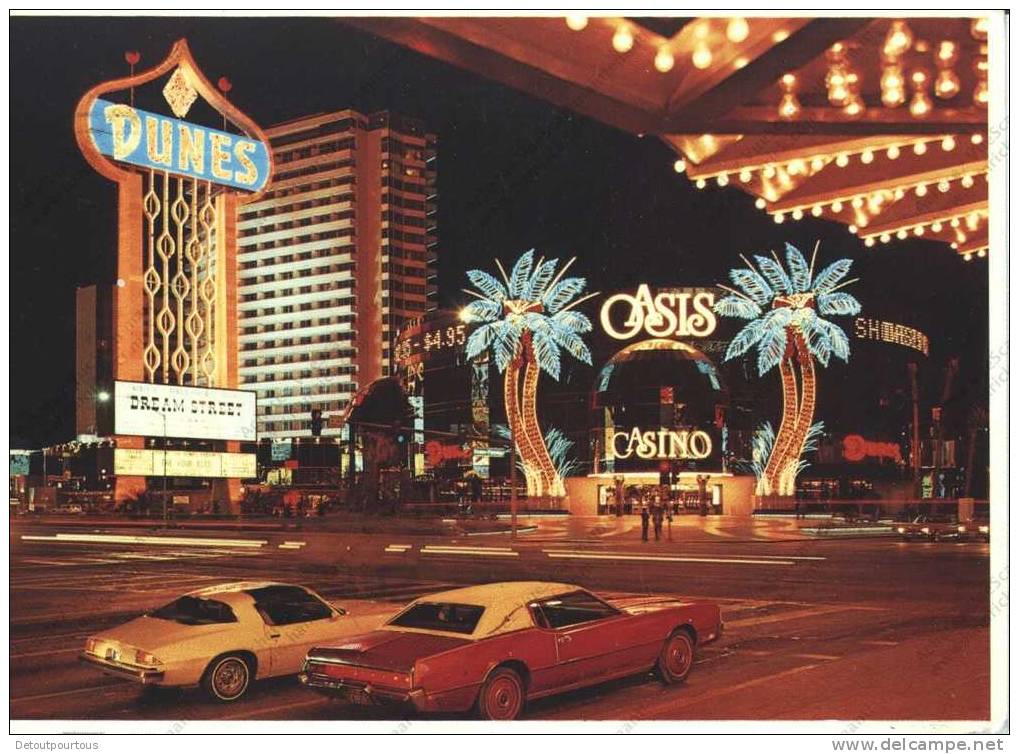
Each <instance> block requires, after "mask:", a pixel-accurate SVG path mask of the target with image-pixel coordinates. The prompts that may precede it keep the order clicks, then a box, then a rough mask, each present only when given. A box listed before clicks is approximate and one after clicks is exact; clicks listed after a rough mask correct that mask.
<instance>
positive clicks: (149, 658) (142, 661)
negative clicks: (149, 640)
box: [134, 649, 159, 665]
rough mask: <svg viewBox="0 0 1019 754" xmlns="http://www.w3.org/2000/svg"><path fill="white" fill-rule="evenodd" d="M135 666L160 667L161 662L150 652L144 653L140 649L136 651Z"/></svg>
mask: <svg viewBox="0 0 1019 754" xmlns="http://www.w3.org/2000/svg"><path fill="white" fill-rule="evenodd" d="M134 664H135V665H158V664H159V660H157V659H156V658H155V656H154V655H151V654H149V653H148V652H143V651H142V650H140V649H136V650H135V651H134Z"/></svg>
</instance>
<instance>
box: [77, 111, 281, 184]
mask: <svg viewBox="0 0 1019 754" xmlns="http://www.w3.org/2000/svg"><path fill="white" fill-rule="evenodd" d="M89 135H90V136H91V137H92V141H93V143H94V144H95V147H96V149H97V150H99V153H100V154H104V155H106V156H108V157H112V158H113V159H115V160H118V161H120V162H126V163H129V164H131V165H140V166H141V167H144V168H152V169H154V170H166V171H169V172H171V173H176V174H178V175H186V176H189V177H191V178H199V179H202V180H207V181H211V182H213V183H218V184H221V185H224V186H233V187H234V188H240V189H245V190H246V191H258V190H260V189H261V188H263V187H264V186H265V184H266V183H267V182H268V180H269V151H268V149H267V148H266V145H265V144H264V143H262V142H261V141H256V140H255V139H248V138H246V137H244V136H239V135H237V134H230V133H226V132H224V131H217V130H215V129H212V128H205V127H204V126H199V125H195V124H193V123H188V122H186V121H183V120H177V119H176V118H168V117H166V116H164V115H157V114H155V113H150V112H146V111H145V110H139V109H137V108H134V107H130V106H129V105H123V104H115V103H113V102H108V101H107V100H104V99H97V100H95V101H94V102H93V103H92V107H91V109H90V110H89Z"/></svg>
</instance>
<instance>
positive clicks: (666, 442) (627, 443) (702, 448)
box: [608, 427, 712, 461]
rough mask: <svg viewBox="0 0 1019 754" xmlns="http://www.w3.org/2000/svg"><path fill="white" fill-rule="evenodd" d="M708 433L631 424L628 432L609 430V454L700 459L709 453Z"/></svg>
mask: <svg viewBox="0 0 1019 754" xmlns="http://www.w3.org/2000/svg"><path fill="white" fill-rule="evenodd" d="M711 447H712V446H711V435H709V434H708V433H707V432H705V431H703V430H700V429H697V430H693V431H689V430H685V429H684V430H680V431H675V430H670V429H659V430H648V431H644V430H641V429H640V428H639V427H634V428H633V429H632V430H630V431H629V432H627V431H619V432H612V433H610V441H609V443H608V450H609V457H610V458H620V459H625V458H630V457H631V456H633V455H636V456H637V457H638V458H643V459H645V460H652V459H655V460H660V461H669V460H677V461H680V460H701V459H703V458H707V457H708V456H710V455H711Z"/></svg>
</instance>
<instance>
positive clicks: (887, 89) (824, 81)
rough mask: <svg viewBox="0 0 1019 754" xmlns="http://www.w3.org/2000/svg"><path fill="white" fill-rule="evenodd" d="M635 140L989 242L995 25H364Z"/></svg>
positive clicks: (863, 21)
mask: <svg viewBox="0 0 1019 754" xmlns="http://www.w3.org/2000/svg"><path fill="white" fill-rule="evenodd" d="M347 23H350V24H352V25H355V26H357V27H359V28H363V29H367V30H369V31H372V32H374V33H376V34H380V35H382V36H384V37H386V38H388V39H390V40H393V41H395V42H398V43H400V44H404V45H406V46H408V47H410V48H412V49H415V50H417V51H419V52H421V53H423V54H426V55H431V56H433V57H437V58H439V59H441V60H445V61H446V62H449V63H452V64H453V65H458V66H461V67H463V68H467V69H468V70H472V71H474V72H476V73H478V74H480V75H482V76H487V77H489V78H492V79H495V80H498V81H501V82H503V83H505V84H507V85H509V86H513V87H516V88H518V89H522V90H524V91H526V92H528V93H530V94H532V95H534V96H536V97H540V98H542V99H546V100H548V101H550V102H551V103H553V104H554V105H557V106H560V107H566V108H570V109H572V110H575V111H577V112H580V113H582V114H584V115H588V116H590V117H593V118H597V119H599V120H601V121H603V122H605V123H608V124H610V125H612V126H614V127H616V128H620V129H623V130H626V131H629V132H631V133H634V134H640V135H645V134H653V135H657V136H659V137H660V138H661V139H663V140H664V141H665V142H666V143H667V144H669V145H670V146H671V147H672V148H673V149H674V150H675V151H676V152H677V157H679V159H677V160H676V161H675V167H676V169H677V170H678V171H680V172H684V171H685V174H686V176H687V177H688V178H689V180H691V181H694V182H695V183H696V185H698V186H699V187H703V188H706V187H708V186H729V187H736V188H739V189H740V190H742V191H746V192H748V193H750V194H751V195H753V196H755V197H756V198H757V204H758V207H759V208H760V209H762V210H764V211H767V212H768V213H770V214H771V215H772V216H773V217H774V218H775V220H776V222H788V221H791V220H798V219H800V218H804V217H808V216H812V217H823V218H827V219H830V220H835V221H838V222H841V223H843V224H845V225H846V226H848V228H849V230H850V232H852V233H855V234H857V235H858V236H859V237H860V238H862V239H864V240H865V242H866V243H867V244H868V245H872V246H879V245H880V244H882V243H894V242H895V241H896V240H902V239H904V238H907V237H909V236H922V237H923V238H925V239H931V240H936V241H942V242H944V243H945V244H946V245H947V244H950V245H951V246H952V247H953V248H955V249H956V250H957V251H958V252H959V253H960V254H962V255H963V256H964V257H966V258H972V257H973V256H983V255H985V254H986V250H987V247H988V235H987V207H988V204H987V197H988V193H987V183H986V181H985V176H986V175H987V170H988V142H989V140H991V139H993V138H994V136H995V134H994V133H993V132H992V133H988V121H987V102H988V91H989V89H988V75H989V67H988V40H987V19H986V18H964V17H956V18H952V17H944V16H940V17H929V18H898V19H895V18H867V17H863V16H844V17H839V18H807V17H800V18H782V17H775V18H763V17H755V18H746V19H744V18H708V17H702V18H639V19H638V18H619V17H601V18H586V17H583V16H569V17H567V18H565V19H564V18H562V17H559V18H554V17H552V18H549V17H546V18H538V17H526V18H493V17H474V18H465V17H460V18H441V17H434V16H429V17H424V18H416V19H408V18H393V17H389V18H357V19H349V20H348V21H347Z"/></svg>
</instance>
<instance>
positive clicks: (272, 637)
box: [269, 634, 280, 639]
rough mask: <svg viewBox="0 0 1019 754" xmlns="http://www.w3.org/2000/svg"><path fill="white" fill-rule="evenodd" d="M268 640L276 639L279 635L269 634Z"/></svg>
mask: <svg viewBox="0 0 1019 754" xmlns="http://www.w3.org/2000/svg"><path fill="white" fill-rule="evenodd" d="M269 638H270V639H278V638H280V634H269Z"/></svg>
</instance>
